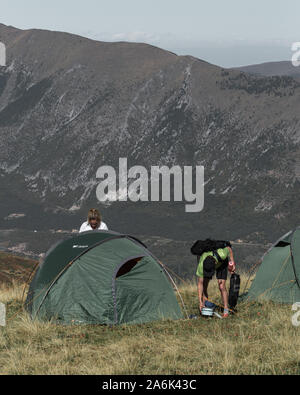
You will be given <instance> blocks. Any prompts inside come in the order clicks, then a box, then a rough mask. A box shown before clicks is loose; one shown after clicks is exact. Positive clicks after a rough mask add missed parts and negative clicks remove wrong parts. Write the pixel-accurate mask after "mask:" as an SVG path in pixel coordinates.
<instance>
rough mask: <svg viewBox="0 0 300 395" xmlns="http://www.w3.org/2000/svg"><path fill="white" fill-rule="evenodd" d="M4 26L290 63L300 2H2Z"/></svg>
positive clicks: (226, 60) (224, 62)
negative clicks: (48, 30) (55, 31)
mask: <svg viewBox="0 0 300 395" xmlns="http://www.w3.org/2000/svg"><path fill="white" fill-rule="evenodd" d="M0 22H1V23H4V24H6V25H12V26H15V27H18V28H22V29H27V28H42V29H50V30H60V31H67V32H71V33H76V34H80V35H84V36H87V37H90V38H93V39H97V40H104V41H124V40H126V41H138V42H147V43H150V44H153V45H157V46H159V47H161V48H165V49H169V50H171V51H173V52H176V53H178V54H189V55H193V56H196V57H199V58H201V59H204V60H207V61H209V62H212V63H214V64H218V65H220V66H224V67H230V66H238V65H246V64H253V63H260V62H265V61H276V60H289V59H290V58H291V55H292V52H291V45H292V43H293V42H295V41H300V29H299V26H300V1H299V0H285V1H283V0H210V1H207V0H205V1H204V0H185V1H182V0H109V1H108V0H105V1H104V0H85V1H79V0H51V1H45V0H44V1H41V0H9V1H6V0H1V1H0Z"/></svg>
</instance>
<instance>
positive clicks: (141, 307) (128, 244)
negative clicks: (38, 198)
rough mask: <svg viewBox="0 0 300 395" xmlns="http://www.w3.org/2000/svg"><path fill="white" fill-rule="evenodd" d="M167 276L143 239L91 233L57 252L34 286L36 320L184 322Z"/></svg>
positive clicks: (29, 304) (30, 302) (31, 305)
mask: <svg viewBox="0 0 300 395" xmlns="http://www.w3.org/2000/svg"><path fill="white" fill-rule="evenodd" d="M167 276H168V273H167V272H166V270H165V269H164V267H163V266H162V265H161V264H160V262H159V261H158V260H157V259H156V258H155V257H154V256H153V254H151V252H150V251H149V250H148V249H147V247H146V246H145V245H144V244H142V243H141V242H140V241H139V240H137V239H135V238H133V237H130V236H127V235H121V234H119V233H115V232H110V231H90V232H84V233H80V234H79V235H76V236H75V237H71V238H69V239H66V240H63V241H61V242H59V243H58V244H56V245H55V246H54V247H52V248H51V249H50V250H49V251H48V253H47V254H46V256H45V259H44V261H43V262H42V263H41V264H40V265H39V267H38V269H37V271H36V273H35V275H34V277H33V279H32V281H31V284H30V287H29V291H28V295H27V299H26V303H25V307H26V310H27V311H28V312H29V313H30V315H31V317H32V319H35V318H38V319H41V320H53V321H54V322H57V323H62V324H72V323H74V324H81V323H83V324H121V323H144V322H149V321H154V320H159V319H179V318H183V315H182V312H181V310H180V307H179V305H178V302H177V299H176V296H175V293H174V290H173V287H172V285H171V283H170V281H169V279H168V277H167Z"/></svg>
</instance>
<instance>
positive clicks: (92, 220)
mask: <svg viewBox="0 0 300 395" xmlns="http://www.w3.org/2000/svg"><path fill="white" fill-rule="evenodd" d="M101 219H102V218H101V214H100V212H99V210H97V209H96V208H91V209H90V210H89V212H88V216H87V222H88V224H89V225H90V226H91V228H92V229H97V228H99V226H100V224H101Z"/></svg>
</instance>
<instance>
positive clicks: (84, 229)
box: [79, 221, 108, 233]
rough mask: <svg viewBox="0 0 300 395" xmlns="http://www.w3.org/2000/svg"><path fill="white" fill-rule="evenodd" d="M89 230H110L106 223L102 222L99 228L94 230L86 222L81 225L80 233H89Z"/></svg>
mask: <svg viewBox="0 0 300 395" xmlns="http://www.w3.org/2000/svg"><path fill="white" fill-rule="evenodd" d="M89 230H108V227H107V225H106V223H105V222H103V221H101V223H100V226H99V228H96V229H93V228H92V227H91V225H90V224H89V223H88V222H87V221H86V222H84V223H83V224H82V225H81V227H80V230H79V233H81V232H88V231H89Z"/></svg>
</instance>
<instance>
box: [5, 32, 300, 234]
mask: <svg viewBox="0 0 300 395" xmlns="http://www.w3.org/2000/svg"><path fill="white" fill-rule="evenodd" d="M0 41H2V42H4V43H5V45H6V48H7V65H6V67H1V68H0V182H1V189H0V227H2V228H13V227H19V228H28V229H35V228H36V229H50V228H52V227H55V228H59V227H62V228H69V229H71V228H72V227H75V226H76V227H77V226H79V225H80V222H81V220H82V219H83V217H84V216H85V214H86V209H87V208H89V207H90V206H98V207H100V208H101V210H102V212H103V216H104V218H105V222H107V223H108V225H109V226H110V227H111V228H114V229H116V230H119V231H122V232H128V233H134V234H138V233H141V234H144V235H146V234H149V235H151V234H152V235H162V236H166V237H171V238H177V239H181V240H185V239H190V238H192V239H196V238H199V237H205V236H213V237H222V238H224V237H227V238H230V239H231V240H232V239H235V238H240V237H242V238H249V239H251V240H256V239H260V240H264V241H269V240H272V239H274V238H275V237H277V236H278V235H279V234H281V233H283V232H284V231H285V230H287V229H290V228H291V227H292V226H294V225H296V224H298V223H299V192H300V188H299V179H300V145H299V142H300V114H299V103H300V82H298V81H297V80H295V79H293V78H292V77H290V76H281V77H270V78H269V77H258V76H253V75H251V74H247V73H244V72H241V71H239V70H225V69H222V68H220V67H217V66H214V65H211V64H209V63H207V62H205V61H202V60H200V59H196V58H193V57H191V56H177V55H175V54H173V53H170V52H167V51H164V50H162V49H159V48H156V47H153V46H150V45H147V44H135V43H126V42H118V43H107V42H98V41H93V40H89V39H86V38H83V37H79V36H76V35H72V34H67V33H60V32H52V31H44V30H36V29H32V30H19V29H16V28H13V27H9V26H5V25H0ZM120 157H127V158H128V167H130V166H133V165H143V166H145V167H146V168H147V169H150V166H151V165H157V166H161V165H166V166H169V167H171V166H173V165H180V166H183V165H191V166H196V165H203V166H204V167H205V205H204V210H203V211H201V212H200V213H185V210H184V204H185V203H184V202H183V203H181V202H170V203H168V202H138V203H133V202H130V201H129V202H115V203H113V204H111V205H109V206H105V205H103V204H100V203H99V202H98V201H97V199H96V193H95V188H96V186H97V184H98V183H99V180H97V179H96V171H97V169H98V167H99V166H101V165H113V166H114V167H115V168H116V169H118V160H119V158H120ZM11 214H25V215H22V216H19V217H18V216H17V217H16V216H11Z"/></svg>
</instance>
